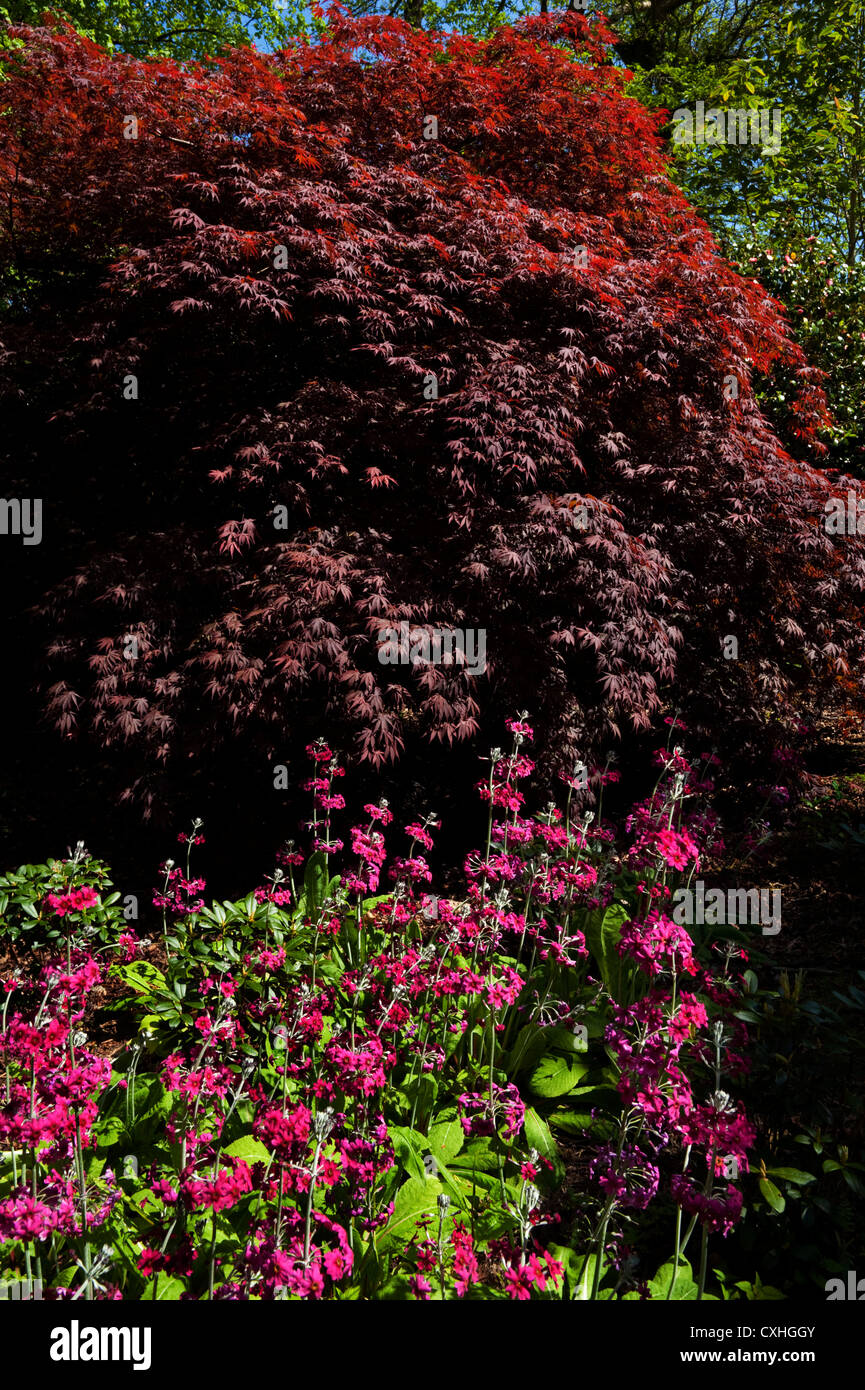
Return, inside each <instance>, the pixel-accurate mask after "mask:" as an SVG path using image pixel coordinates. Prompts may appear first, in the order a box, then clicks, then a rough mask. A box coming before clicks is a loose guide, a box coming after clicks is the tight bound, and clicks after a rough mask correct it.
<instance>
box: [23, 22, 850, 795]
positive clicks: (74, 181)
mask: <svg viewBox="0 0 865 1390" xmlns="http://www.w3.org/2000/svg"><path fill="white" fill-rule="evenodd" d="M16 32H17V33H18V35H19V36H20V37H23V38H24V40H25V46H24V48H23V49H22V50H19V51H17V52H16V53H13V54H12V55H11V57H10V64H11V68H10V76H9V80H8V81H7V82H6V83H5V84H4V102H3V114H2V117H0V184H2V188H0V209H2V210H0V235H2V241H3V254H4V257H5V258H6V259H7V262H8V270H7V273H6V275H5V277H4V284H5V285H6V286H7V290H6V294H7V301H8V304H9V306H10V310H9V313H8V315H7V323H6V326H5V329H4V333H3V344H2V360H0V373H2V376H0V390H2V394H3V398H4V402H5V405H6V407H7V416H8V420H9V425H10V428H9V431H8V433H7V439H6V444H5V446H4V447H5V448H6V449H7V450H8V451H9V457H10V462H11V466H12V472H13V473H14V472H15V470H16V467H17V468H18V470H19V472H20V469H21V467H22V466H23V464H22V460H25V461H28V462H27V466H28V467H29V468H30V469H31V474H30V475H29V476H31V477H32V476H36V477H38V478H39V480H40V484H41V485H42V486H43V487H44V496H45V499H46V500H45V507H46V516H47V520H46V543H47V540H48V537H49V536H50V534H51V526H52V524H53V525H54V530H55V534H56V531H57V529H58V521H57V518H58V517H59V518H60V519H61V520H60V523H59V524H60V526H61V527H62V524H63V518H66V519H67V521H68V522H69V525H71V526H72V524H73V522H74V526H73V530H75V531H76V534H77V537H78V538H77V541H76V546H77V550H75V548H74V547H73V550H74V565H75V573H74V574H72V576H71V577H70V578H69V579H68V580H66V581H64V582H62V583H60V584H58V585H57V586H55V587H54V588H53V589H52V591H51V593H50V594H49V595H48V596H46V597H45V599H44V600H43V602H42V604H41V611H42V613H43V614H44V615H45V617H46V618H47V619H48V620H49V621H50V623H51V624H52V629H53V633H54V635H53V639H52V641H51V643H50V648H49V653H48V655H49V661H50V664H51V667H52V675H51V678H50V681H48V682H46V698H47V706H48V709H49V711H50V713H51V715H52V717H53V719H54V721H55V722H56V724H57V727H58V728H59V729H61V730H62V731H63V732H64V733H67V734H70V735H73V734H78V733H80V732H82V731H89V732H90V733H91V734H92V735H94V736H95V737H96V739H97V740H98V741H99V743H100V744H101V745H102V746H103V747H113V748H117V747H119V746H121V745H130V746H131V747H132V748H133V749H134V750H135V754H136V757H137V760H138V767H139V775H138V778H137V780H136V782H135V785H134V786H133V787H132V788H131V789H130V790H131V793H132V794H134V795H138V796H139V797H141V798H142V799H143V800H144V801H145V802H146V801H147V800H148V798H152V797H153V795H154V794H155V792H154V788H155V785H156V784H155V783H154V781H153V779H152V776H151V773H152V772H153V771H154V770H155V769H159V768H160V767H168V768H170V767H172V766H176V767H179V768H181V769H182V767H183V766H184V763H183V759H184V757H186V756H189V755H192V754H195V753H196V752H200V751H201V750H202V749H205V748H206V749H212V748H215V747H216V746H218V745H219V743H220V742H224V741H241V742H242V743H245V744H246V745H248V746H249V747H253V746H255V747H257V748H259V749H271V748H277V747H283V746H284V740H285V738H286V735H287V731H289V730H290V731H292V733H293V734H294V733H296V735H297V737H298V738H304V739H306V738H308V737H309V735H310V733H311V732H313V731H314V732H318V731H319V730H320V729H321V728H322V727H325V728H326V729H327V731H328V734H329V736H330V737H331V738H332V739H333V738H335V739H337V740H340V739H342V741H343V746H346V745H348V746H353V748H354V751H355V753H356V755H357V756H358V757H359V758H360V759H361V760H363V759H368V760H372V762H373V763H380V762H382V761H383V760H388V759H393V758H394V757H396V756H397V755H398V754H399V752H400V749H401V747H402V746H403V741H404V738H405V735H406V730H407V729H408V728H412V729H415V730H416V729H422V730H423V731H425V733H426V734H427V735H428V737H429V738H431V739H434V740H436V739H437V740H447V741H453V740H459V739H465V738H468V737H470V736H472V735H474V734H475V733H476V732H477V731H478V730H479V728H480V727H481V726H482V725H483V723H484V721H485V720H486V718H487V716H488V715H489V716H490V717H492V716H493V715H495V716H496V717H498V716H499V715H500V713H501V712H502V711H507V712H510V711H513V710H514V709H516V708H518V707H519V706H520V705H521V704H526V705H528V706H529V708H530V709H531V710H532V713H533V717H534V721H535V724H536V727H537V729H538V730H539V733H540V735H541V745H542V748H543V747H545V748H546V749H548V750H549V749H555V750H557V751H558V752H559V753H561V754H562V755H565V756H567V755H568V754H569V751H570V750H571V749H573V748H578V749H579V750H580V751H581V753H583V754H585V753H586V752H587V751H589V750H590V749H591V748H594V747H597V746H598V745H599V744H600V743H601V742H602V741H603V740H607V739H609V738H610V737H611V736H617V735H621V734H624V733H626V732H627V731H628V730H639V729H643V728H646V727H647V726H648V725H649V724H650V723H651V721H652V720H653V719H654V718H655V717H656V716H657V715H658V714H659V713H660V712H662V711H663V710H664V709H666V708H669V707H671V705H672V704H673V703H676V704H677V705H678V706H679V707H680V709H681V710H682V711H683V713H684V716H685V717H686V718H688V719H689V720H691V721H692V722H693V723H695V724H696V725H697V726H698V727H700V728H701V729H703V730H704V731H705V732H706V734H707V735H708V736H711V735H714V736H715V738H716V741H717V742H718V743H719V744H721V745H727V746H728V747H729V746H731V745H732V746H733V747H734V748H740V749H741V748H749V747H750V748H756V747H757V746H758V744H759V743H760V740H761V739H763V738H764V737H765V735H766V730H767V727H769V726H770V725H771V728H772V730H773V731H777V730H780V729H783V727H784V726H785V724H787V723H789V721H790V720H791V719H792V718H793V716H794V715H795V712H796V709H797V708H801V705H802V700H803V699H804V698H805V697H806V695H807V697H808V698H809V699H813V698H815V697H821V698H822V695H823V694H824V693H825V692H826V691H827V690H828V689H829V688H830V687H831V685H832V683H833V681H835V680H836V679H837V677H838V676H839V675H841V676H845V675H847V676H849V674H850V673H851V672H852V671H853V670H854V668H855V664H856V663H857V662H858V660H859V658H860V656H861V653H862V650H863V636H862V629H861V625H860V613H859V610H858V601H859V598H860V596H861V593H862V590H863V585H865V549H863V541H862V540H860V539H859V538H858V537H856V536H853V537H849V538H847V537H843V538H838V537H833V536H828V535H827V534H826V533H825V530H824V528H823V524H822V518H823V507H824V502H825V500H826V498H827V497H828V496H830V495H833V494H834V493H837V492H838V490H839V484H838V481H837V480H836V482H835V483H833V482H832V481H831V480H830V479H828V478H827V477H826V476H825V475H824V474H823V473H821V472H820V471H819V469H817V468H816V467H815V466H814V464H813V463H808V462H805V461H804V459H805V458H806V457H807V456H808V455H809V454H810V456H811V458H812V459H813V458H817V457H819V449H820V446H819V444H818V443H816V440H817V438H818V434H819V430H820V428H821V427H822V425H823V424H825V420H826V411H825V400H824V397H823V394H822V392H821V389H820V384H819V374H818V373H816V372H815V371H814V370H813V369H810V368H809V367H808V365H807V363H806V362H805V361H804V359H803V358H802V355H801V353H800V352H799V350H798V349H797V348H796V347H795V346H794V345H793V343H792V341H791V339H790V337H789V334H788V330H787V327H786V324H785V321H784V318H783V314H782V310H781V308H780V306H779V305H778V304H777V303H776V302H774V301H773V300H771V299H770V298H769V297H768V296H767V295H766V293H765V292H764V291H763V290H762V289H761V288H760V287H759V286H758V285H757V284H755V283H754V282H750V281H748V280H745V279H742V278H741V277H740V276H739V275H737V274H735V273H734V272H733V271H732V269H730V268H729V267H728V266H727V265H726V264H725V262H724V261H723V260H722V259H721V258H720V256H719V254H718V251H717V248H716V246H715V244H714V242H713V239H712V236H711V234H710V232H709V230H708V228H707V227H706V226H705V224H704V223H703V222H702V221H701V220H700V219H699V218H698V216H697V215H696V214H695V213H694V211H693V210H692V209H691V208H690V207H689V206H688V205H687V204H686V202H685V201H684V199H683V198H682V196H681V195H680V193H679V192H678V191H677V190H676V189H675V187H674V186H673V185H672V184H671V182H670V180H669V178H668V174H667V170H666V163H665V156H664V150H663V142H662V141H661V138H660V136H659V135H658V133H657V125H656V122H655V120H654V118H652V117H650V116H649V115H648V114H647V113H646V112H645V111H644V110H643V109H642V108H641V107H640V106H639V105H638V104H637V103H636V102H635V101H633V100H632V99H630V98H629V97H628V96H627V95H626V91H625V79H624V77H623V74H622V73H621V71H619V70H616V69H615V68H614V67H613V66H612V65H611V64H610V62H609V60H608V57H607V54H608V43H609V39H610V36H609V35H608V34H607V32H606V31H605V29H604V27H603V24H601V23H596V22H593V23H589V22H587V21H586V20H585V19H584V18H582V17H581V16H579V15H576V14H569V15H567V16H565V17H564V18H559V19H555V20H552V19H549V20H548V19H546V18H540V19H536V20H529V21H526V22H524V23H523V24H521V25H518V26H516V27H514V28H504V29H502V30H501V31H500V32H499V33H498V34H496V35H495V36H494V37H493V38H491V39H490V40H489V41H487V42H478V41H475V40H474V39H470V38H462V37H455V36H452V35H449V36H435V35H430V34H424V33H420V32H418V31H415V30H412V29H411V28H409V27H408V26H407V25H405V24H404V23H402V22H401V21H396V20H387V19H380V18H376V19H361V20H351V19H348V18H347V17H345V15H344V14H341V13H340V12H339V11H334V12H333V13H332V16H331V27H330V31H329V35H328V37H327V38H326V39H325V40H324V41H321V42H318V43H316V44H314V45H311V46H306V45H303V44H298V45H296V46H295V47H293V48H291V49H289V50H287V51H285V52H283V53H281V54H278V55H261V54H255V53H251V52H249V51H238V52H233V53H229V54H228V55H227V56H224V57H221V58H220V59H219V60H218V61H217V60H214V61H210V62H207V63H204V64H197V65H196V64H189V65H182V66H178V65H176V64H174V63H172V62H169V61H153V62H139V61H135V60H133V59H131V58H129V57H127V56H124V55H108V54H106V53H105V52H103V51H101V50H100V49H99V48H98V47H96V46H95V45H93V44H92V43H89V42H88V41H86V40H84V39H81V38H79V37H78V36H77V35H75V34H74V33H73V32H71V31H70V30H68V29H66V28H64V27H63V26H58V27H57V28H54V29H48V28H44V29H39V30H24V29H21V30H18V31H16ZM430 117H435V119H436V121H437V132H436V130H435V126H434V124H433V123H432V122H431V121H430V120H429V118H430ZM431 136H435V138H429V137H431ZM581 248H585V251H584V252H583V251H582V250H581ZM779 364H780V365H782V366H783V368H784V370H785V372H788V373H789V372H791V371H792V372H793V373H794V374H795V379H796V380H797V381H798V383H799V388H800V389H799V396H798V398H797V399H796V401H795V402H794V403H793V407H792V408H793V411H794V414H795V416H796V418H797V419H798V422H799V424H798V433H799V436H800V438H801V444H802V449H801V453H802V455H803V458H802V459H798V460H796V459H793V458H792V457H790V455H789V454H788V453H786V452H785V451H784V450H783V449H782V447H781V445H780V444H779V442H778V440H777V438H776V436H775V434H774V432H773V429H772V425H771V422H770V421H769V420H767V419H766V418H765V416H764V415H763V414H761V412H760V410H759V408H758V406H757V404H756V402H755V399H754V395H753V392H752V388H751V383H752V381H753V380H754V378H755V377H756V376H757V375H758V374H762V375H771V374H772V372H773V370H774V369H775V368H776V367H777V366H778V365H779ZM731 383H732V384H733V385H732V389H731ZM436 390H437V394H436ZM842 481H843V487H844V489H846V487H847V486H848V482H847V480H842ZM849 486H851V487H854V486H856V485H855V484H853V483H849ZM280 509H283V510H280ZM52 517H53V518H54V522H53V523H52V520H51V518H52ZM70 519H71V520H70ZM280 522H282V523H283V525H282V527H280ZM76 528H77V530H76ZM70 553H72V552H70ZM70 568H72V566H71V565H70ZM403 620H407V621H409V622H410V623H411V624H428V625H435V626H438V627H445V628H449V627H461V628H482V629H485V630H486V633H487V639H486V642H487V671H486V674H485V675H483V676H472V675H470V674H467V673H466V672H465V671H461V670H460V669H458V668H448V667H443V666H417V667H413V668H412V667H401V666H382V665H381V664H380V663H379V661H378V660H377V642H378V639H379V635H380V633H381V630H382V629H383V628H384V627H386V626H389V625H396V624H398V623H399V622H401V621H403ZM728 635H733V636H736V637H737V639H738V644H739V656H738V660H726V659H725V656H724V649H723V639H724V638H725V637H726V636H728ZM130 636H133V637H134V638H135V643H136V645H135V647H134V651H135V653H136V654H135V656H134V659H131V658H130V657H129V655H128V653H129V650H130V648H129V638H130Z"/></svg>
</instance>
